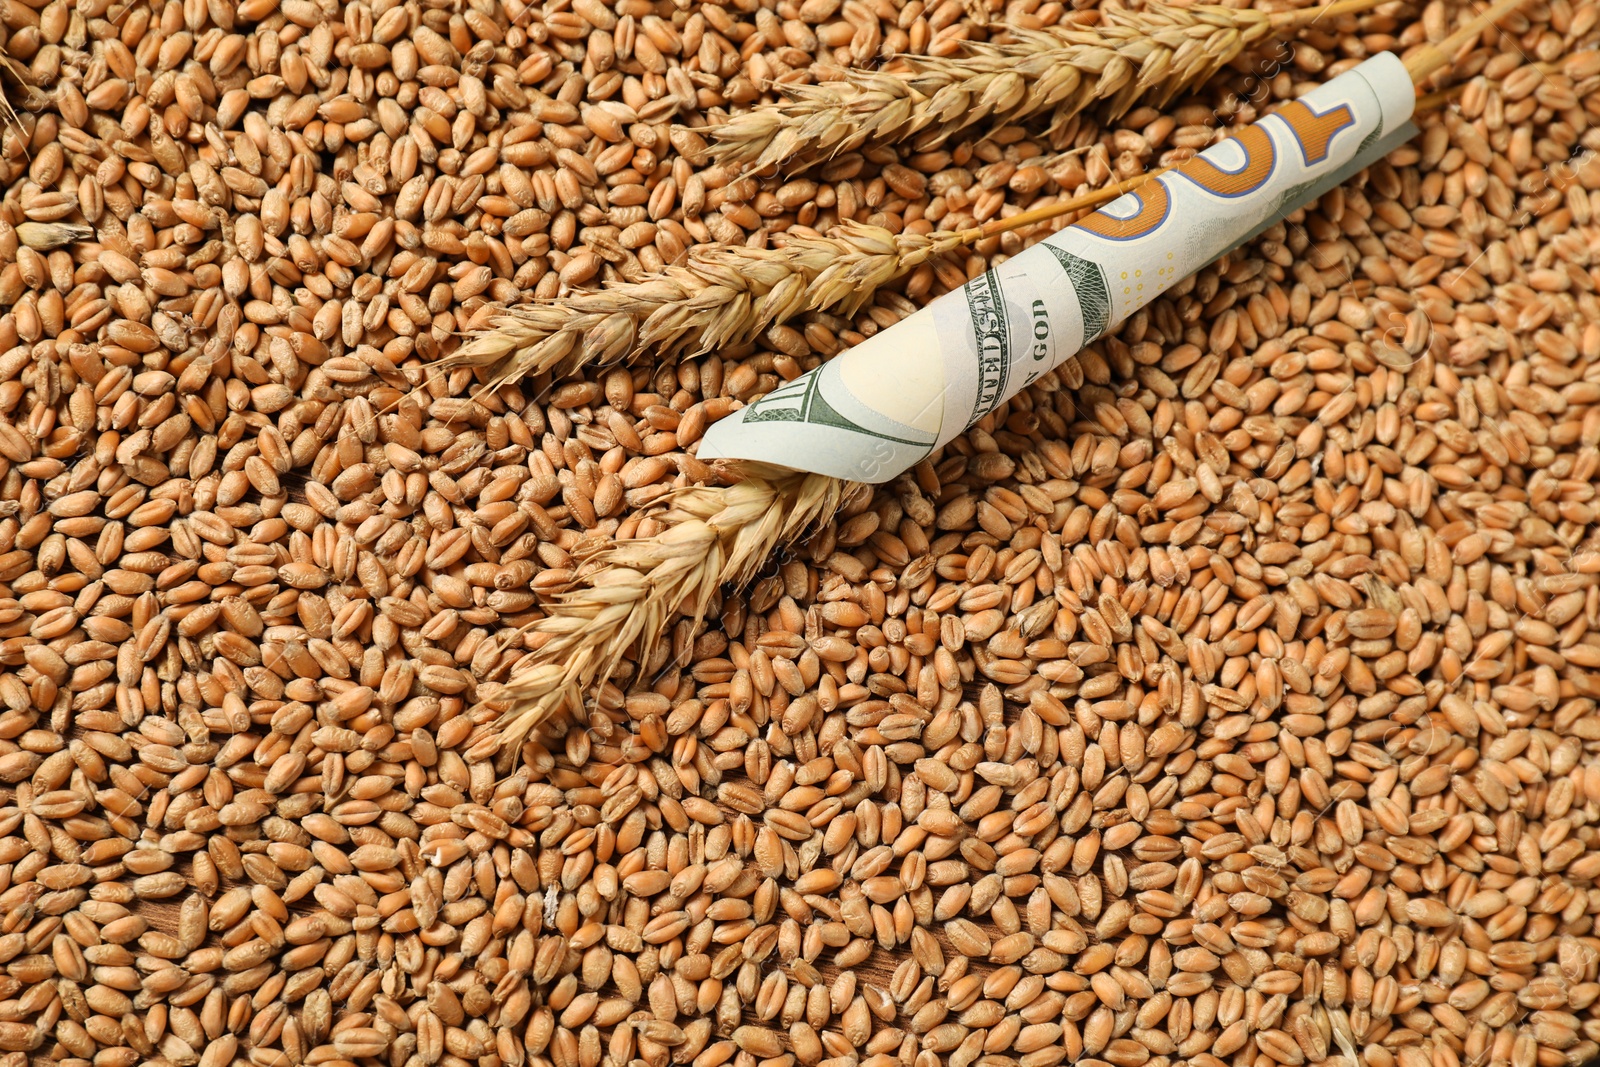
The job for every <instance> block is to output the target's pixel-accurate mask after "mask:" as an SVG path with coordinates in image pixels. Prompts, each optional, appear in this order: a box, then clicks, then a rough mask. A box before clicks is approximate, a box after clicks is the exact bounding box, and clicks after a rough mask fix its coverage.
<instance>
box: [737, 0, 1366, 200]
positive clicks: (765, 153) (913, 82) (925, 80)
mask: <svg viewBox="0 0 1600 1067" xmlns="http://www.w3.org/2000/svg"><path fill="white" fill-rule="evenodd" d="M1379 2H1380V0H1338V2H1336V3H1333V4H1329V5H1327V6H1326V7H1318V8H1308V9H1305V10H1301V11H1293V12H1283V13H1279V14H1267V13H1265V12H1260V11H1254V10H1250V9H1245V10H1236V9H1233V8H1226V7H1220V6H1214V5H1210V4H1195V5H1192V6H1188V7H1176V6H1172V5H1168V4H1163V3H1159V2H1156V0H1152V2H1150V3H1148V4H1146V5H1145V7H1144V8H1143V9H1142V10H1139V11H1129V10H1126V9H1123V8H1106V9H1104V10H1103V11H1102V19H1103V20H1104V22H1103V24H1102V25H1100V26H1094V27H1089V28H1081V27H1072V26H1061V27H1052V28H1050V29H1044V30H1023V29H1015V28H1013V29H1011V30H1009V35H1008V38H1007V40H1005V41H1004V42H1001V43H998V44H997V43H974V44H970V45H968V46H967V47H966V49H965V51H964V52H963V54H962V55H960V56H956V57H951V58H939V57H932V56H907V57H903V58H904V59H905V61H906V62H907V63H908V64H909V65H910V66H911V68H912V69H911V71H910V72H909V73H883V72H878V71H861V70H851V71H848V72H847V73H846V75H845V78H844V80H842V81H835V82H826V83H823V84H818V85H796V86H787V87H784V89H783V91H784V93H785V94H786V95H787V97H788V99H786V100H782V101H779V102H777V103H770V104H762V105H759V106H757V107H755V108H752V109H751V110H749V111H746V112H743V113H742V114H739V115H735V116H733V117H731V118H729V119H727V120H726V121H725V122H723V123H722V124H720V125H719V126H716V127H714V128H713V129H712V130H711V131H710V133H711V135H712V137H713V138H714V139H715V143H714V144H713V145H712V148H711V154H712V156H713V158H715V159H716V160H717V161H718V162H721V163H724V164H736V165H739V166H742V167H745V168H748V169H753V170H760V169H763V168H765V167H769V166H772V165H774V164H781V163H789V162H797V163H801V164H804V163H809V162H814V161H816V160H819V159H827V158H830V157H833V156H836V155H838V154H840V153H842V152H853V151H856V150H858V149H862V148H869V147H877V146H882V145H889V144H894V143H897V142H900V141H906V140H913V139H914V143H913V147H914V148H916V149H917V150H923V149H926V148H929V147H932V146H933V145H935V144H937V143H939V142H940V141H943V140H944V139H945V138H947V137H949V136H950V135H951V134H953V133H956V132H958V131H960V130H962V129H965V128H967V127H969V126H972V125H973V124H975V123H978V122H993V123H1004V122H1017V121H1021V120H1023V119H1026V118H1030V117H1032V116H1035V115H1041V114H1046V113H1053V114H1054V116H1055V120H1056V122H1057V123H1060V122H1063V121H1065V120H1066V119H1068V118H1070V117H1071V116H1072V115H1075V114H1077V113H1078V112H1080V111H1082V110H1084V109H1085V108H1087V107H1089V106H1090V105H1092V104H1097V103H1099V104H1104V106H1105V110H1106V112H1107V117H1109V118H1116V117H1117V116H1119V115H1121V114H1123V113H1124V112H1126V111H1127V110H1128V109H1129V108H1130V107H1132V106H1133V104H1134V102H1135V101H1137V100H1140V99H1145V100H1148V101H1149V102H1151V103H1153V104H1155V105H1156V106H1158V107H1159V106H1162V105H1164V104H1165V103H1167V102H1168V101H1170V100H1171V99H1172V98H1173V97H1175V96H1177V95H1178V94H1180V93H1182V92H1183V91H1185V90H1186V89H1189V88H1191V87H1193V86H1195V85H1197V84H1199V83H1200V82H1202V81H1204V80H1206V79H1207V78H1209V77H1211V76H1212V75H1213V74H1215V73H1216V72H1218V71H1219V70H1221V69H1222V68H1223V67H1225V66H1227V65H1228V64H1229V63H1231V62H1232V61H1233V60H1234V59H1235V58H1236V57H1237V56H1238V55H1239V54H1240V53H1241V52H1242V51H1244V49H1245V48H1247V47H1249V46H1250V45H1251V44H1254V43H1255V42H1256V41H1258V40H1260V39H1261V38H1263V37H1265V36H1267V35H1268V34H1270V33H1272V32H1274V31H1288V30H1294V29H1300V28H1303V27H1305V26H1308V25H1310V24H1311V23H1313V22H1316V21H1317V20H1319V19H1321V18H1325V17H1330V16H1331V17H1336V16H1338V15H1343V14H1348V13H1351V12H1355V11H1361V10H1365V9H1367V8H1370V7H1374V6H1376V5H1377V4H1378V3H1379Z"/></svg>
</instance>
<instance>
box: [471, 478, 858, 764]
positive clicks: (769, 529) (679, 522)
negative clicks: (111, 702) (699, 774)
mask: <svg viewBox="0 0 1600 1067" xmlns="http://www.w3.org/2000/svg"><path fill="white" fill-rule="evenodd" d="M728 474H729V475H730V476H731V477H732V478H734V479H736V480H735V482H734V484H733V485H730V486H727V487H717V486H693V487H690V488H687V489H683V490H680V491H678V492H676V493H674V494H672V496H671V497H670V498H669V499H668V501H667V505H666V508H665V509H664V511H663V512H662V514H661V515H660V516H658V517H659V519H660V521H662V522H663V523H665V524H666V526H667V529H666V531H665V532H663V533H662V534H660V535H659V536H656V537H650V538H636V539H630V540H624V541H618V542H615V543H613V544H611V545H608V546H606V547H605V548H603V549H601V550H600V551H598V552H597V553H595V555H594V556H593V557H592V558H591V559H590V560H589V563H588V567H587V570H588V576H587V580H586V582H585V584H583V585H581V586H579V587H578V588H577V589H574V590H572V591H571V592H568V593H565V594H563V595H562V596H561V597H559V598H558V599H557V600H556V602H555V603H554V604H553V605H551V607H550V609H549V614H548V615H547V616H545V618H543V619H540V620H539V621H537V622H535V623H534V624H533V625H532V627H531V630H532V632H533V633H534V634H537V635H542V636H543V637H544V638H545V641H544V643H543V644H541V645H539V647H538V649H537V650H536V651H535V653H534V655H533V657H532V659H533V662H532V664H531V665H530V666H529V668H528V669H527V670H524V671H522V672H520V673H519V674H517V675H516V676H514V677H513V678H512V679H511V681H510V682H509V683H508V684H507V685H506V686H505V687H504V689H503V691H502V692H501V693H500V694H499V696H498V697H496V698H495V704H498V705H503V706H505V707H506V708H508V709H509V710H508V711H507V713H506V714H505V715H504V717H502V718H501V720H500V721H499V722H498V723H497V724H496V726H495V727H494V728H493V729H492V730H490V731H489V732H487V733H486V734H485V735H484V736H483V737H482V738H480V741H479V743H478V744H477V745H475V747H474V752H475V753H476V754H477V755H478V756H480V757H481V756H487V755H488V754H490V753H492V752H494V751H496V750H498V749H500V748H502V747H506V746H509V747H512V748H515V747H516V746H518V745H520V744H521V742H522V740H523V739H524V738H525V737H527V735H528V733H529V731H531V730H532V729H533V728H534V727H535V726H537V725H538V724H539V723H540V722H542V721H544V720H545V719H546V718H548V717H549V716H550V715H552V714H554V713H555V712H556V711H558V710H561V709H563V708H565V709H567V710H569V711H577V710H579V709H580V708H582V706H583V700H584V696H585V694H587V693H589V692H591V691H592V690H593V689H594V688H595V687H596V686H597V685H600V684H603V683H604V682H606V681H608V680H609V679H610V678H611V676H612V674H613V673H614V672H615V671H616V670H617V667H618V664H619V663H620V662H621V661H622V659H623V657H624V655H626V654H628V653H630V652H632V653H633V654H634V659H635V662H637V663H640V664H649V663H651V662H652V659H653V657H654V655H655V650H656V648H657V646H658V643H659V641H660V639H661V637H662V635H663V634H664V633H665V632H666V631H667V627H668V625H669V623H670V622H671V621H672V620H673V619H674V618H675V617H677V616H679V615H684V616H687V617H688V618H690V619H692V620H693V621H694V622H696V623H698V622H699V621H700V620H701V619H702V618H703V617H704V616H705V614H706V611H707V608H708V607H709V605H710V604H711V600H712V597H713V596H714V595H715V594H716V592H717V590H718V589H719V588H721V587H722V586H723V585H725V584H730V583H731V584H733V585H737V586H743V585H746V584H748V583H749V582H750V581H751V580H752V579H753V578H754V577H755V575H756V572H757V571H758V570H759V569H760V568H761V567H762V566H763V565H764V564H765V563H766V561H767V559H768V558H769V557H770V556H771V555H772V553H773V551H774V550H775V549H777V548H778V547H779V546H780V545H785V544H790V543H792V542H794V541H795V540H796V539H798V538H799V537H800V536H801V535H802V534H804V533H805V532H806V531H807V530H809V529H811V528H813V527H814V526H816V525H818V524H819V523H822V522H826V521H827V520H828V519H830V518H832V516H833V515H834V513H835V512H836V511H837V510H838V508H839V506H840V504H841V502H842V501H843V500H844V499H845V496H846V495H847V494H848V493H849V492H850V491H851V485H850V484H849V483H846V482H841V481H839V480H837V479H834V478H828V477H824V476H822V475H818V474H798V473H795V472H792V471H786V470H781V469H779V468H776V467H769V466H766V465H763V464H749V463H741V464H730V465H729V470H728ZM491 706H493V705H491Z"/></svg>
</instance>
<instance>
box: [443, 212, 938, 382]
mask: <svg viewBox="0 0 1600 1067" xmlns="http://www.w3.org/2000/svg"><path fill="white" fill-rule="evenodd" d="M960 243H961V242H960V239H959V237H958V236H957V235H951V234H941V235H937V236H932V237H924V236H920V235H916V234H894V233H891V232H890V231H888V230H885V229H881V228H879V227H876V226H866V225H862V224H859V223H850V224H848V225H846V226H842V227H839V228H838V229H837V230H836V231H835V232H834V235H832V236H827V237H825V236H821V235H815V234H796V235H792V236H790V237H789V238H788V240H787V241H786V242H785V243H784V245H783V247H781V248H773V249H764V248H747V247H745V246H743V245H727V246H721V245H702V246H699V247H697V248H694V249H693V250H691V251H690V253H689V258H688V260H687V262H685V263H684V264H683V265H682V266H672V267H668V268H666V269H665V270H664V271H662V272H661V273H660V274H658V275H656V276H654V277H651V278H647V279H644V280H643V281H637V282H623V283H620V284H618V285H615V286H612V287H610V288H608V289H601V290H596V291H591V292H582V293H573V294H572V295H570V296H568V297H565V298H563V299H562V300H560V301H559V302H555V303H549V304H535V305H525V306H517V307H514V308H509V309H506V310H505V311H504V312H503V313H502V314H499V315H497V316H495V317H493V318H492V320H491V326H490V328H489V329H488V330H486V331H484V332H482V333H479V334H477V335H476V336H474V337H473V339H472V340H470V341H469V342H468V343H467V344H465V345H463V346H462V347H461V348H460V349H458V350H457V351H456V352H455V353H454V354H452V355H450V356H448V357H446V358H445V360H443V361H442V365H444V366H446V367H450V366H472V367H494V368H496V372H495V383H496V384H498V383H500V382H504V381H510V380H513V379H515V378H519V377H523V376H525V375H530V374H540V373H543V372H545V371H554V372H559V373H570V372H571V371H573V370H576V369H577V368H578V367H580V366H583V365H585V364H589V363H600V364H606V363H613V362H616V361H618V360H625V359H631V358H633V357H635V356H637V355H638V354H639V353H641V352H643V351H646V350H648V351H650V352H651V353H652V354H653V355H655V356H657V357H660V358H667V357H671V356H678V355H685V354H687V355H699V354H701V353H704V352H709V351H711V350H713V349H717V348H722V347H725V346H731V345H740V344H744V343H746V342H748V341H752V340H754V339H755V338H756V337H757V336H758V335H759V334H760V333H761V331H763V330H765V329H766V328H767V327H768V326H771V325H773V324H774V323H779V322H783V321H785V320H787V319H791V318H793V317H794V316H796V315H799V314H802V313H803V312H806V311H816V310H820V309H823V308H828V309H832V310H835V311H837V312H839V313H840V314H843V315H847V316H848V315H853V314H855V313H856V312H857V311H859V310H860V309H861V307H862V306H863V305H864V304H865V303H866V302H867V301H869V300H870V299H872V296H873V294H874V293H875V292H876V291H877V290H878V289H879V288H880V287H881V286H883V285H886V284H888V283H889V282H891V281H893V280H894V279H895V278H897V277H899V276H900V275H901V274H904V273H905V272H906V271H907V270H910V269H911V268H912V267H914V266H916V265H917V264H919V263H921V262H923V261H924V260H925V259H927V258H928V257H929V256H930V255H932V254H934V253H936V252H938V251H941V250H943V249H945V248H953V247H955V246H956V245H958V244H960Z"/></svg>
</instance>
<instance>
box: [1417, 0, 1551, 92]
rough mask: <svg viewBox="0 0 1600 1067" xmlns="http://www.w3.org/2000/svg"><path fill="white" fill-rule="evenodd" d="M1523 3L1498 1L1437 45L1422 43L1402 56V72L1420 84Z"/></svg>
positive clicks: (1452, 61) (1521, 0)
mask: <svg viewBox="0 0 1600 1067" xmlns="http://www.w3.org/2000/svg"><path fill="white" fill-rule="evenodd" d="M1526 3H1527V0H1499V2H1498V3H1495V4H1493V5H1491V6H1490V7H1489V8H1488V9H1487V10H1485V11H1484V12H1483V13H1482V14H1480V15H1478V16H1476V17H1475V18H1473V19H1470V20H1469V21H1468V22H1467V24H1466V25H1464V26H1462V27H1461V28H1460V29H1459V30H1456V31H1455V32H1454V33H1452V34H1450V35H1449V36H1448V37H1446V38H1445V39H1444V40H1442V41H1440V42H1439V43H1438V44H1425V45H1422V46H1421V47H1419V48H1417V49H1416V50H1415V51H1414V52H1412V54H1411V55H1409V56H1407V57H1406V60H1405V64H1406V71H1407V72H1408V73H1409V74H1410V75H1411V81H1412V84H1414V85H1421V84H1422V83H1423V82H1425V81H1427V80H1428V79H1429V78H1431V77H1432V76H1433V75H1434V74H1436V73H1438V72H1439V71H1440V70H1443V69H1444V68H1445V67H1448V66H1450V65H1451V64H1452V63H1454V62H1455V61H1456V53H1457V52H1459V51H1461V50H1462V49H1463V48H1465V47H1467V46H1468V45H1470V44H1471V43H1472V42H1473V41H1474V40H1475V39H1476V38H1477V37H1478V35H1479V34H1481V33H1482V32H1483V31H1484V30H1486V29H1489V28H1490V27H1491V26H1493V25H1494V24H1495V23H1497V22H1499V21H1500V20H1501V19H1503V18H1505V17H1506V16H1507V15H1509V14H1511V13H1512V12H1514V11H1517V10H1520V9H1521V8H1522V6H1523V5H1524V4H1526Z"/></svg>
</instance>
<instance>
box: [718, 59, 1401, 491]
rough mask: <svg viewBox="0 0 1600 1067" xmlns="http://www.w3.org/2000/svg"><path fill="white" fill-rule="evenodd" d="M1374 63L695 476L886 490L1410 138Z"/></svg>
mask: <svg viewBox="0 0 1600 1067" xmlns="http://www.w3.org/2000/svg"><path fill="white" fill-rule="evenodd" d="M1415 102H1416V92H1415V89H1414V88H1413V86H1412V79H1411V75H1410V74H1409V73H1408V72H1407V71H1406V68H1405V66H1404V64H1402V63H1401V61H1400V59H1399V57H1397V56H1395V55H1393V54H1391V53H1382V54H1380V55H1377V56H1375V57H1373V58H1371V59H1368V60H1367V61H1365V62H1364V63H1362V64H1361V65H1360V66H1357V67H1355V68H1353V69H1351V70H1349V71H1347V72H1346V73H1344V74H1341V75H1340V76H1339V77H1337V78H1334V79H1333V80H1332V81H1329V82H1327V83H1326V84H1324V85H1320V86H1318V87H1317V88H1316V89H1314V90H1312V91H1311V92H1309V93H1307V94H1306V95H1305V96H1303V97H1301V98H1300V99H1298V100H1295V101H1292V102H1290V103H1288V104H1286V105H1284V106H1283V107H1281V108H1279V109H1278V110H1277V111H1276V112H1274V113H1273V114H1271V115H1268V116H1267V117H1265V118H1263V119H1261V120H1260V121H1259V122H1256V123H1253V124H1252V125H1249V126H1246V127H1245V128H1243V129H1241V130H1239V131H1238V132H1237V133H1235V134H1233V135H1231V136H1230V137H1229V138H1228V139H1227V140H1225V141H1222V142H1221V143H1219V144H1216V145H1214V146H1212V147H1211V148H1209V149H1207V150H1206V151H1204V152H1202V153H1200V154H1199V155H1197V156H1195V157H1194V158H1192V159H1190V160H1188V161H1187V162H1185V163H1183V164H1182V165H1181V166H1179V167H1176V168H1174V169H1173V170H1170V171H1168V172H1166V173H1165V174H1162V175H1160V176H1159V177H1156V178H1153V179H1151V180H1150V181H1147V182H1145V183H1143V184H1142V185H1140V186H1139V187H1138V189H1137V190H1135V191H1133V192H1130V193H1127V194H1126V195H1124V196H1122V197H1120V198H1119V199H1117V200H1114V201H1112V202H1111V203H1110V204H1107V205H1106V206H1105V207H1104V208H1102V209H1101V210H1099V211H1097V212H1096V213H1094V214H1093V215H1090V216H1088V217H1087V218H1084V219H1082V220H1081V221H1079V222H1077V223H1075V224H1074V225H1072V226H1069V227H1067V228H1066V229H1064V230H1062V231H1061V232H1059V233H1056V234H1053V235H1051V236H1050V237H1049V238H1047V239H1046V240H1044V241H1042V242H1041V243H1039V244H1037V245H1035V246H1033V247H1032V248H1030V249H1028V250H1027V251H1025V252H1022V253H1020V254H1019V255H1016V256H1013V257H1012V258H1010V259H1008V260H1006V261H1005V262H1004V263H1003V264H1001V265H1000V266H998V267H996V268H995V269H993V270H991V271H989V272H987V273H986V274H984V275H982V276H981V277H979V278H977V279H975V280H973V281H971V282H968V283H967V284H966V285H965V286H963V287H962V288H961V289H959V290H957V291H955V292H953V293H949V294H946V295H945V296H943V297H940V298H939V299H937V300H935V301H934V302H933V303H931V304H930V305H928V306H927V307H926V308H923V309H922V310H921V311H918V312H917V313H916V314H914V315H912V316H910V317H909V318H906V319H904V320H902V321H900V322H898V323H896V324H895V325H894V326H892V327H890V328H889V329H887V330H884V331H882V332H880V333H877V334H875V335H873V336H872V337H869V338H867V339H866V340H865V341H863V342H862V343H861V344H859V345H856V346H855V347H854V348H852V349H850V350H849V351H848V352H846V353H844V354H843V355H841V356H839V357H838V358H836V359H834V360H832V361H830V362H828V363H826V364H824V365H823V366H821V367H819V368H817V369H816V370H813V371H810V372H808V373H806V374H803V375H801V376H800V377H798V378H796V379H795V380H793V381H791V382H786V383H785V384H783V385H782V386H780V387H779V388H778V389H776V390H774V391H773V392H771V393H768V394H767V395H766V396H764V397H762V398H761V399H759V400H757V401H756V402H754V403H752V404H750V405H748V406H746V407H744V408H742V409H741V410H739V411H738V412H735V413H734V414H733V415H731V416H729V417H728V418H726V419H723V420H722V421H721V422H719V423H717V424H716V425H715V426H713V427H712V428H711V429H710V430H709V431H707V433H706V435H705V437H704V438H703V439H702V440H701V443H700V450H699V455H700V458H701V459H713V458H727V459H749V460H759V461H762V462H766V463H773V464H777V465H780V466H784V467H789V468H792V469H795V470H803V471H810V472H812V473H815V474H826V475H830V476H832V477H835V478H844V479H848V480H852V481H860V482H885V481H888V480H890V479H891V478H893V477H895V476H896V475H898V474H900V473H902V472H904V471H906V470H909V469H910V468H911V467H913V466H915V465H916V464H917V463H918V462H920V461H921V460H923V459H925V458H926V457H928V456H929V455H931V454H932V453H933V452H935V451H936V450H938V449H940V448H942V447H944V446H945V445H946V444H948V443H950V442H951V441H952V440H954V439H955V438H956V437H958V436H960V435H961V434H962V433H963V432H965V431H966V429H967V428H968V427H970V426H971V425H972V424H974V423H975V422H977V421H978V420H979V419H981V418H982V417H983V416H984V415H986V414H988V413H989V412H991V411H993V410H994V409H995V408H996V407H998V406H999V405H1000V403H1001V402H1002V401H1005V400H1007V399H1009V398H1011V397H1012V396H1015V395H1016V394H1017V393H1018V392H1019V391H1021V390H1022V389H1023V388H1024V387H1026V386H1027V385H1029V384H1031V383H1032V382H1034V381H1036V380H1037V379H1038V378H1039V376H1040V375H1043V374H1045V373H1047V372H1049V371H1050V370H1053V369H1054V368H1056V367H1058V366H1060V365H1061V364H1062V363H1063V362H1065V361H1066V360H1067V359H1068V358H1070V357H1071V356H1072V355H1074V354H1075V353H1077V352H1078V351H1080V350H1081V349H1082V348H1083V347H1084V346H1085V345H1087V344H1089V343H1090V342H1091V341H1093V340H1095V339H1096V338H1098V337H1101V336H1103V335H1104V334H1106V333H1107V332H1109V331H1110V330H1113V329H1115V328H1116V327H1117V326H1119V325H1121V323H1122V322H1123V321H1124V320H1126V319H1127V318H1128V316H1130V315H1132V314H1133V313H1134V312H1136V311H1137V310H1139V309H1140V308H1141V307H1143V306H1145V305H1146V304H1148V303H1149V302H1150V301H1152V300H1154V299H1155V298H1156V297H1157V296H1159V295H1160V294H1161V293H1163V292H1164V291H1166V290H1167V289H1168V288H1170V287H1171V286H1172V285H1174V284H1175V283H1176V282H1178V281H1180V280H1181V279H1183V278H1186V277H1188V276H1189V275H1191V274H1193V273H1195V272H1196V271H1198V270H1200V269H1201V268H1202V267H1204V266H1205V265H1206V264H1208V263H1210V262H1212V261H1213V260H1215V259H1216V258H1217V257H1218V256H1221V255H1222V254H1223V253H1225V252H1227V251H1229V250H1230V249H1233V248H1235V247H1237V246H1238V245H1240V244H1241V243H1243V242H1244V241H1246V240H1249V239H1250V238H1251V237H1253V236H1255V235H1256V234H1258V233H1259V232H1261V231H1262V230H1264V229H1266V228H1267V227H1268V226H1271V225H1272V224H1273V223H1274V222H1277V221H1279V220H1280V219H1281V218H1283V216H1285V215H1287V214H1288V213H1289V212H1291V211H1294V210H1295V209H1297V208H1299V207H1302V206H1303V205H1305V204H1306V203H1308V202H1310V201H1312V200H1314V199H1316V198H1317V197H1318V196H1320V195H1322V194H1323V193H1325V192H1327V191H1328V190H1330V189H1333V188H1334V187H1336V186H1338V185H1339V184H1340V183H1341V182H1343V181H1345V180H1346V179H1348V178H1349V177H1350V176H1352V175H1353V174H1355V173H1356V172H1358V171H1359V170H1361V169H1362V168H1363V167H1366V166H1369V165H1370V164H1372V163H1375V162H1377V160H1379V159H1381V158H1382V157H1383V156H1384V155H1387V154H1388V153H1389V152H1390V151H1392V150H1393V149H1394V148H1396V147H1398V145H1400V144H1401V143H1403V142H1404V141H1406V140H1408V139H1410V137H1412V136H1414V135H1415V133H1416V129H1415V127H1414V126H1412V125H1411V123H1410V121H1409V120H1410V118H1411V112H1412V107H1413V105H1414V104H1415Z"/></svg>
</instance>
